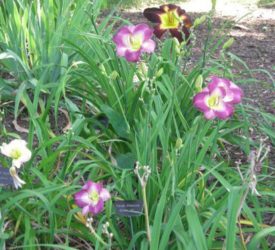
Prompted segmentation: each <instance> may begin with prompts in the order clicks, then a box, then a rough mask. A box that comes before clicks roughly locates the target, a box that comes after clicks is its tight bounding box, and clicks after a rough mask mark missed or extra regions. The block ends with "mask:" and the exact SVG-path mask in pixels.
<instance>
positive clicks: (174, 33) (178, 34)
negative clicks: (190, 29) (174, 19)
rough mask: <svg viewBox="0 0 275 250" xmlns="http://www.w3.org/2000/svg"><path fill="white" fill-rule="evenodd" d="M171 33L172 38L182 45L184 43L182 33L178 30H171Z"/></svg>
mask: <svg viewBox="0 0 275 250" xmlns="http://www.w3.org/2000/svg"><path fill="white" fill-rule="evenodd" d="M170 33H171V35H172V37H176V38H177V39H178V41H179V42H180V43H181V42H182V41H183V38H182V33H181V32H180V31H179V30H178V29H170Z"/></svg>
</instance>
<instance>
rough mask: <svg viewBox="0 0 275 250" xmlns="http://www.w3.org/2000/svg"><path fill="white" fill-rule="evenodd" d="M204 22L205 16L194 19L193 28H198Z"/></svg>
mask: <svg viewBox="0 0 275 250" xmlns="http://www.w3.org/2000/svg"><path fill="white" fill-rule="evenodd" d="M205 20H206V15H203V16H201V17H198V18H196V20H195V21H194V24H193V28H196V27H198V26H200V25H201V24H202V23H204V22H205Z"/></svg>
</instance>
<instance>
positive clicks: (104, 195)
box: [74, 181, 111, 215]
mask: <svg viewBox="0 0 275 250" xmlns="http://www.w3.org/2000/svg"><path fill="white" fill-rule="evenodd" d="M110 198H111V195H110V193H109V191H108V190H107V189H105V188H103V185H102V183H95V182H92V181H87V182H86V184H85V185H84V186H83V187H82V189H81V191H79V192H77V193H76V194H75V195H74V199H75V203H76V205H77V206H79V207H80V208H82V214H83V215H86V214H87V213H89V212H90V213H91V214H92V215H96V214H98V213H100V212H102V210H103V208H104V202H105V201H107V200H109V199H110Z"/></svg>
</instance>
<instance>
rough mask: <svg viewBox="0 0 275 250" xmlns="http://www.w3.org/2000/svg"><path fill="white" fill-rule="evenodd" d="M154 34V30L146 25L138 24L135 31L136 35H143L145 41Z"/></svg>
mask: <svg viewBox="0 0 275 250" xmlns="http://www.w3.org/2000/svg"><path fill="white" fill-rule="evenodd" d="M153 32H154V30H153V29H151V28H150V27H149V26H148V25H147V24H144V23H142V24H138V25H137V26H135V28H134V31H133V33H134V34H135V35H141V36H142V40H143V41H146V40H148V39H150V38H151V37H152V35H153Z"/></svg>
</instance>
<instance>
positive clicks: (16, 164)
mask: <svg viewBox="0 0 275 250" xmlns="http://www.w3.org/2000/svg"><path fill="white" fill-rule="evenodd" d="M22 164H23V162H22V161H21V160H13V161H12V165H13V166H15V167H17V168H21V165H22Z"/></svg>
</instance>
